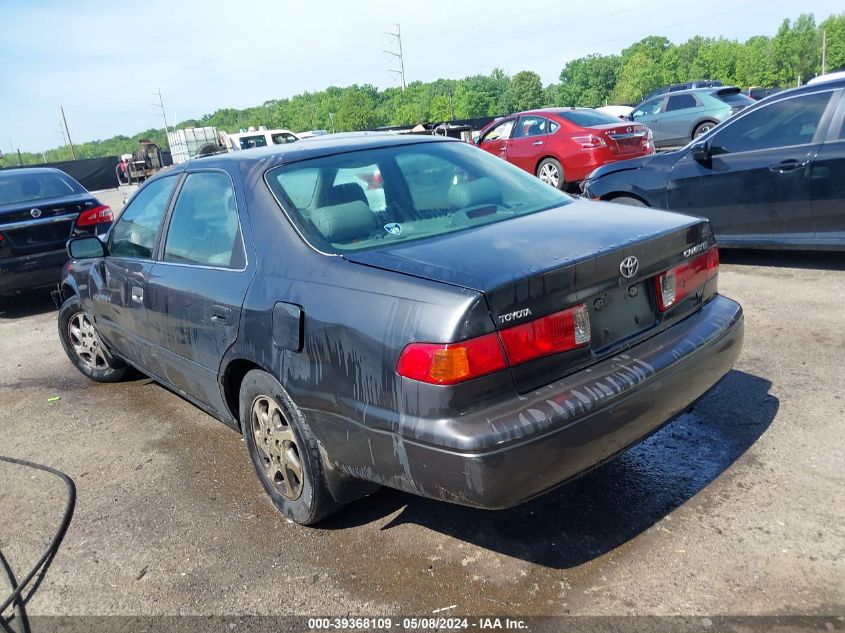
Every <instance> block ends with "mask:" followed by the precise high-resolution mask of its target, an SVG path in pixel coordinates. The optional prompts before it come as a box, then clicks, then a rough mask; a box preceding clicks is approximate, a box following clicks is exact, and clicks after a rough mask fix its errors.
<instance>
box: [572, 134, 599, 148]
mask: <svg viewBox="0 0 845 633" xmlns="http://www.w3.org/2000/svg"><path fill="white" fill-rule="evenodd" d="M572 140H573V141H574V142H575V143H578V145H580V146H581V149H598V148H600V147H607V141H605V140H604V138H602V137H601V136H596V135H595V134H587V135H586V136H573V137H572Z"/></svg>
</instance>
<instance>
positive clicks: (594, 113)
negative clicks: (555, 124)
mask: <svg viewBox="0 0 845 633" xmlns="http://www.w3.org/2000/svg"><path fill="white" fill-rule="evenodd" d="M558 116H560V117H562V118H564V119H566V120H567V121H569V122H570V123H574V124H575V125H578V126H580V127H593V126H596V125H607V124H608V123H619V118H618V117H615V116H612V115H610V114H605V113H604V112H599V111H598V110H569V111H563V112H558Z"/></svg>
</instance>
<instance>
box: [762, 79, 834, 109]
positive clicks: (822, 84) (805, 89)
mask: <svg viewBox="0 0 845 633" xmlns="http://www.w3.org/2000/svg"><path fill="white" fill-rule="evenodd" d="M837 88H845V77H832V78H830V79H825V80H822V81H817V82H815V83H807V84H804V85H803V86H798V87H797V88H787V89H786V90H781V91H780V92H776V93H775V94H773V95H769V96H768V97H766V98H765V99H763V100H762V101H765V102H766V103H770V102H772V101H779V100H780V99H781V98H784V97H789V96H793V95H797V94H804V93H809V92H819V91H821V90H835V89H837ZM762 101H761V103H762Z"/></svg>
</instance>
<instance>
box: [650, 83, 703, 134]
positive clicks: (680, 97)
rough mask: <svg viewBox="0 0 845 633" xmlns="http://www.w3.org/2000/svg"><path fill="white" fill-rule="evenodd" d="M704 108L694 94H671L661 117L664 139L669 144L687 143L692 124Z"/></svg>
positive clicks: (661, 129) (661, 130) (661, 131)
mask: <svg viewBox="0 0 845 633" xmlns="http://www.w3.org/2000/svg"><path fill="white" fill-rule="evenodd" d="M702 109H703V108H702V105H701V102H700V101H699V100H698V98H697V97H696V96H695V95H693V94H690V93H684V94H670V95H669V96H668V97H667V98H666V105H665V112H664V113H663V114H662V115H661V117H660V133H661V137H662V140H663V141H664V142H665V143H667V144H672V143H674V144H676V145H686V144H687V143H688V142H689V140H690V133H691V131H692V124H693V122H694V120H695V118H696V117H697V116H698V114H699V112H700V111H701V110H702ZM652 133H653V132H652Z"/></svg>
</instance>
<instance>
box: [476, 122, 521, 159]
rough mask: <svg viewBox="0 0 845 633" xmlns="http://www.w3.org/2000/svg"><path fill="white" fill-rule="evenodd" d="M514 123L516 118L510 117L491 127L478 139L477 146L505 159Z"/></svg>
mask: <svg viewBox="0 0 845 633" xmlns="http://www.w3.org/2000/svg"><path fill="white" fill-rule="evenodd" d="M515 121H516V118H514V117H511V118H509V119H505V120H504V121H502V122H500V123H498V124H497V125H495V126H493V128H492V129H490V130H488V131H487V132H486V133H485V134H484V136H482V137H481V138H480V139H479V141H478V146H479V147H480V148H481V149H483V150H484V151H487V152H490V153H491V154H493V155H495V156H498V157H499V158H505V152H506V151H507V143H508V139H509V138H510V136H511V130H513V124H514V122H515Z"/></svg>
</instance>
